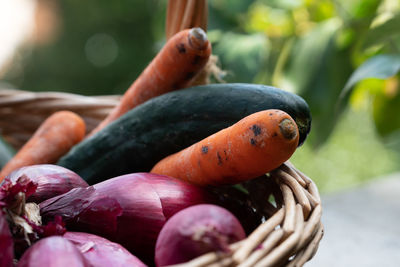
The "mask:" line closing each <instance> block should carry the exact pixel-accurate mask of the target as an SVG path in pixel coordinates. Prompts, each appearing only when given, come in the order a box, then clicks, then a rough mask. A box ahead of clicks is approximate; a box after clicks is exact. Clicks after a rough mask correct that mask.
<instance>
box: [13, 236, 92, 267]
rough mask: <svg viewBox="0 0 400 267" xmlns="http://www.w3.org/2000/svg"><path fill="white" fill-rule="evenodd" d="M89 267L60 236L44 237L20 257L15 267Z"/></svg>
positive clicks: (80, 254)
mask: <svg viewBox="0 0 400 267" xmlns="http://www.w3.org/2000/svg"><path fill="white" fill-rule="evenodd" d="M51 266H57V267H81V266H82V267H86V266H87V267H89V266H90V264H89V263H87V262H86V260H85V258H84V257H83V255H82V253H81V252H80V251H79V250H78V249H77V248H76V247H75V246H74V244H72V243H71V242H70V241H68V240H67V239H65V238H62V237H61V236H51V237H46V238H43V239H41V240H39V241H38V242H36V243H35V244H33V245H32V246H31V247H30V248H29V249H28V250H27V251H26V252H25V253H24V255H22V257H21V259H20V260H19V262H18V265H17V267H51Z"/></svg>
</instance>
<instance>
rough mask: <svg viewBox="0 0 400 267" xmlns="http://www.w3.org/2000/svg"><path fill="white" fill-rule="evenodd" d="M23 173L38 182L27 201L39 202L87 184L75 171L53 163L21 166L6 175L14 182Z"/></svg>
mask: <svg viewBox="0 0 400 267" xmlns="http://www.w3.org/2000/svg"><path fill="white" fill-rule="evenodd" d="M23 175H25V176H26V177H27V178H29V179H30V180H31V181H32V182H34V183H37V184H38V187H37V189H36V192H35V193H33V194H32V195H31V196H30V197H29V198H28V199H27V202H35V203H40V202H42V201H44V200H46V199H49V198H52V197H54V196H57V195H61V194H64V193H66V192H68V191H69V190H71V189H72V188H76V187H87V186H88V184H87V183H86V182H85V181H84V180H83V179H82V178H81V177H80V176H79V175H78V174H76V173H75V172H73V171H71V170H68V169H66V168H64V167H61V166H57V165H53V164H37V165H31V166H26V167H22V168H19V169H17V170H15V171H13V172H12V173H10V174H9V175H8V176H7V177H8V178H9V179H10V180H11V181H12V182H13V183H15V182H16V181H17V180H18V178H19V177H21V176H23Z"/></svg>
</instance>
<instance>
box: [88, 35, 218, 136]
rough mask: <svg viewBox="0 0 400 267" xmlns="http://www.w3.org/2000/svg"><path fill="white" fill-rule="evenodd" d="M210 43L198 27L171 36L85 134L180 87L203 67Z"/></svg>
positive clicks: (206, 59) (208, 53) (209, 49)
mask: <svg viewBox="0 0 400 267" xmlns="http://www.w3.org/2000/svg"><path fill="white" fill-rule="evenodd" d="M210 54H211V44H210V42H209V41H208V39H207V35H206V33H205V32H204V31H203V30H202V29H201V28H192V29H186V30H183V31H181V32H178V33H177V34H175V35H174V36H173V37H172V38H171V39H169V40H168V42H167V43H166V44H165V46H164V47H163V49H162V50H161V51H160V52H159V53H158V54H157V56H156V57H155V58H154V59H153V61H152V62H151V63H150V64H149V65H148V66H147V67H146V69H145V70H144V71H143V72H142V73H141V74H140V75H139V77H138V78H137V79H136V81H135V82H134V83H133V84H132V85H131V86H130V87H129V88H128V90H127V91H126V92H125V94H124V95H123V97H122V99H121V100H120V102H119V104H118V105H117V106H116V107H115V108H114V109H113V110H112V111H111V113H110V114H109V115H108V116H107V118H105V119H104V120H103V121H102V122H101V123H100V124H99V125H98V126H97V127H96V128H95V129H94V130H93V131H92V132H91V133H90V134H89V135H92V134H94V133H96V132H98V131H100V130H101V129H102V128H104V127H105V126H106V125H108V124H109V123H110V122H112V121H114V120H115V119H117V118H118V117H120V116H121V115H123V114H125V113H126V112H127V111H129V110H130V109H132V108H134V107H135V106H137V105H139V104H142V103H143V102H145V101H147V100H149V99H150V98H153V97H155V96H158V95H161V94H165V93H168V92H170V91H173V90H177V89H181V88H184V87H185V86H186V85H188V84H189V83H190V82H191V81H192V80H193V78H194V76H195V75H196V74H197V73H198V72H199V71H200V70H201V69H202V68H203V67H204V66H205V64H206V63H207V61H208V58H209V57H210Z"/></svg>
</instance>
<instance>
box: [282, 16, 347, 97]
mask: <svg viewBox="0 0 400 267" xmlns="http://www.w3.org/2000/svg"><path fill="white" fill-rule="evenodd" d="M340 25H341V24H340V21H339V20H337V19H332V20H329V21H327V22H324V23H321V24H320V25H318V26H317V27H316V28H314V29H313V30H312V31H311V32H310V33H308V34H307V35H305V36H304V37H302V38H300V39H299V40H298V41H297V42H296V44H295V45H294V46H293V49H292V52H291V55H290V59H289V62H288V65H287V67H286V68H285V69H286V71H285V72H286V74H285V75H284V78H283V80H282V81H281V82H280V87H284V88H285V89H286V90H288V91H292V92H295V93H298V94H302V93H303V92H304V90H308V89H307V85H308V84H309V83H310V81H311V80H313V79H314V77H315V74H316V72H317V71H318V69H319V68H320V65H321V63H322V61H323V58H324V55H325V52H326V49H327V47H328V46H329V45H330V43H331V41H332V37H333V35H334V34H335V32H336V31H337V30H338V29H339V27H340Z"/></svg>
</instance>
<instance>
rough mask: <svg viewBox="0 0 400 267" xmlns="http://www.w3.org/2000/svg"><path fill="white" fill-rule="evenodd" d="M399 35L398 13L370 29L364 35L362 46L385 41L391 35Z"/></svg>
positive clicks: (399, 19)
mask: <svg viewBox="0 0 400 267" xmlns="http://www.w3.org/2000/svg"><path fill="white" fill-rule="evenodd" d="M396 36H400V13H398V14H396V15H395V16H393V17H392V18H391V19H389V20H387V21H386V22H384V23H382V24H380V25H378V26H376V27H374V28H372V29H370V30H369V31H368V33H367V36H366V37H365V41H364V44H363V47H364V48H368V47H370V46H372V45H376V44H380V43H384V42H387V41H388V40H390V39H391V38H393V37H396Z"/></svg>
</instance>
